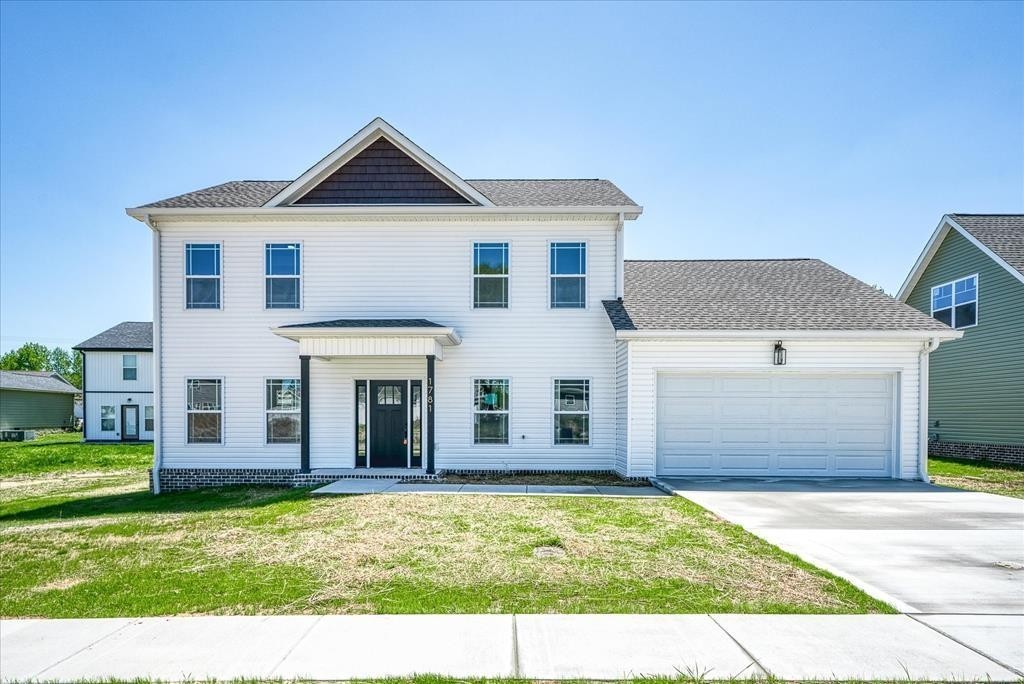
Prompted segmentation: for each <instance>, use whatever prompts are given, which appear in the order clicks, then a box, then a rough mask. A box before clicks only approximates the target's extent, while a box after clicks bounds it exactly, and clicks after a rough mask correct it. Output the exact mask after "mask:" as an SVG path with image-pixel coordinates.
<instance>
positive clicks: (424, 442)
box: [272, 319, 461, 479]
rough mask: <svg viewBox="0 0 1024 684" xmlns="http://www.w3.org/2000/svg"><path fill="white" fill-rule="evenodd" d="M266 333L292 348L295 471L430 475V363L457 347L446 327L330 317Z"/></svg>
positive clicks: (413, 321)
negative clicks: (296, 400) (296, 384)
mask: <svg viewBox="0 0 1024 684" xmlns="http://www.w3.org/2000/svg"><path fill="white" fill-rule="evenodd" d="M272 330H273V332H274V333H275V334H276V335H279V336H280V337H283V338H286V339H290V340H292V341H295V342H297V343H298V347H299V349H298V352H299V364H300V384H301V388H302V391H301V395H300V402H301V406H300V415H301V417H300V426H299V432H300V438H299V446H300V449H299V472H300V473H302V474H309V475H314V476H316V477H318V478H319V477H322V476H324V477H325V476H332V477H337V478H338V479H344V478H352V477H362V478H366V477H370V478H385V477H391V478H395V477H397V478H400V479H408V478H414V477H431V476H432V475H433V474H434V472H435V468H434V443H435V440H434V409H435V406H434V404H435V401H434V387H435V382H434V374H435V364H436V362H438V361H441V360H443V358H444V352H445V349H446V348H447V347H451V346H455V345H458V344H460V343H461V338H460V337H459V335H458V333H457V332H456V331H455V330H454V329H453V328H450V327H446V326H442V325H439V324H437V323H434V322H432V321H428V320H424V319H338V320H331V321H321V322H315V323H303V324H298V325H288V326H281V327H277V328H273V329H272ZM311 361H315V362H319V363H313V364H311ZM315 369H318V372H314V370H315ZM346 393H347V394H346ZM321 402H322V403H323V407H321V406H319V405H318V404H319V403H321ZM321 409H323V410H321ZM346 426H348V428H349V429H346ZM346 432H347V434H346ZM314 465H316V466H318V467H313V466H314Z"/></svg>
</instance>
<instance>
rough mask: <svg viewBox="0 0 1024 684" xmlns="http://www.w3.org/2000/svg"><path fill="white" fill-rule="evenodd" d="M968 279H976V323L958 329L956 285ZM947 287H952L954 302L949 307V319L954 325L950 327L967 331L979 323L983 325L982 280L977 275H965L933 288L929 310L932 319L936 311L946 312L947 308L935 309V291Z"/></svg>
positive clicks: (929, 293) (930, 292)
mask: <svg viewBox="0 0 1024 684" xmlns="http://www.w3.org/2000/svg"><path fill="white" fill-rule="evenodd" d="M968 278H974V323H972V324H971V325H962V326H960V327H959V328H958V327H956V307H957V303H956V284H957V283H958V282H960V281H961V280H967V279H968ZM947 285H949V287H950V290H951V297H952V302H951V303H950V305H949V307H948V308H949V309H950V316H949V319H950V321H951V322H952V323H953V325H951V326H950V327H951V328H953V330H967V329H969V328H973V327H975V326H977V325H978V323H981V278H980V277H979V274H977V273H972V274H970V275H965V276H963V277H961V278H955V279H953V280H950V281H949V282H946V283H939V284H938V285H934V286H932V288H931V289H930V290H929V291H928V308H929V310H930V311H931V315H932V318H935V312H936V311H945V310H946V308H947V307H943V308H941V309H936V308H935V291H936V290H938V289H939V288H940V287H946V286H947Z"/></svg>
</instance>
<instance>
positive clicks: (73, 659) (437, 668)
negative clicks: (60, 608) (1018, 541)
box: [0, 615, 1024, 682]
mask: <svg viewBox="0 0 1024 684" xmlns="http://www.w3.org/2000/svg"><path fill="white" fill-rule="evenodd" d="M931 620H934V621H935V622H937V625H936V626H933V625H932V624H930V620H919V619H914V618H911V617H908V616H906V615H818V616H815V615H518V616H517V615H349V616H343V615H337V616H278V617H180V618H142V619H127V618H126V619H103V620H5V621H0V677H2V680H3V681H4V682H13V681H29V680H32V681H64V682H67V681H76V680H110V679H120V680H132V679H136V678H151V679H160V680H164V681H171V682H175V681H185V680H188V681H199V680H208V679H218V680H222V681H223V680H230V679H235V678H258V679H286V680H287V679H298V678H302V679H314V680H341V679H350V678H379V677H401V676H408V675H412V674H414V673H421V674H422V673H434V674H441V675H448V676H454V677H521V678H526V679H569V678H588V679H617V678H626V677H641V676H650V675H666V676H676V675H679V674H690V675H692V676H694V677H704V678H706V679H730V678H738V679H748V678H752V677H762V678H763V677H764V676H765V675H769V674H770V675H774V676H775V677H778V678H780V679H784V680H790V681H792V680H801V679H815V680H831V679H867V680H871V679H885V680H889V679H893V680H902V681H907V680H928V681H939V680H950V681H958V682H963V681H997V682H1007V681H1017V680H1018V679H1019V675H1020V672H1021V671H1022V670H1024V648H1022V646H1021V644H1022V643H1024V642H1022V641H1021V639H1020V636H1021V634H1022V633H1024V618H1021V617H1019V616H978V617H977V620H976V621H975V622H974V623H973V624H965V623H963V616H957V617H956V618H954V619H953V620H949V619H944V618H943V617H942V616H932V618H931ZM958 621H959V622H958ZM1011 667H1012V668H1016V670H1017V672H1016V673H1015V672H1013V671H1012V670H1011V669H1009V668H1011Z"/></svg>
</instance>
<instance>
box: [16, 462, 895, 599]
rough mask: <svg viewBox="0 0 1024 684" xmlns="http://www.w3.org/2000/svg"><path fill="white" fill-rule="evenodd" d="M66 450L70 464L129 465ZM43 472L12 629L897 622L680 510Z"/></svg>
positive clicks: (24, 536) (842, 588)
mask: <svg viewBox="0 0 1024 684" xmlns="http://www.w3.org/2000/svg"><path fill="white" fill-rule="evenodd" d="M52 448H53V449H54V450H55V451H58V452H60V453H61V454H63V456H61V457H60V459H63V460H60V459H58V460H60V462H61V463H63V464H65V465H68V466H69V467H71V466H73V465H74V464H75V463H76V459H77V458H78V456H77V455H76V454H80V455H81V461H80V462H81V464H82V465H83V468H87V469H89V470H96V469H97V468H98V467H107V466H109V467H117V466H118V465H119V464H120V463H122V462H130V459H126V460H125V461H121V460H120V459H118V458H109V459H108V458H107V457H103V458H101V459H99V462H100V463H101V465H100V466H97V463H98V461H97V457H96V454H94V453H93V451H92V449H93V447H91V446H89V445H80V446H78V447H71V446H69V445H67V444H60V443H55V444H54V445H53V447H52ZM69 449H70V451H68V450H69ZM76 449H77V450H76ZM19 450H24V451H26V452H28V451H32V452H33V453H36V452H39V453H40V454H41V455H40V456H39V458H41V459H42V460H44V461H47V460H50V459H54V458H57V457H56V456H54V455H51V454H48V453H47V450H46V449H45V448H43V447H40V446H38V445H36V446H35V447H33V446H32V444H31V443H27V444H24V445H20V446H15V447H10V446H8V445H5V451H4V452H3V453H4V454H5V455H12V454H13V455H14V458H13V459H12V460H11V463H26V462H27V460H28V459H27V457H25V456H23V455H22V454H21V453H19ZM132 455H136V456H137V455H139V454H132ZM31 465H32V467H28V468H27V470H28V474H25V475H21V476H17V477H8V478H5V479H4V480H3V482H2V487H0V616H2V617H30V616H40V617H107V616H118V615H120V616H143V615H180V614H257V613H260V614H284V613H488V612H503V613H507V612H518V613H532V612H569V613H574V612H575V613H582V612H597V613H613V612H641V613H643V612H652V613H661V612H672V613H689V612H824V613H861V612H891V609H890V608H889V607H888V606H886V605H885V604H882V603H880V602H878V601H876V600H874V599H872V598H870V597H868V596H867V595H865V594H864V593H862V592H861V591H859V590H858V589H856V588H854V587H853V586H851V585H850V584H848V583H847V582H845V581H843V580H841V579H838V578H836V577H834V576H831V575H829V574H828V573H826V572H824V571H822V570H818V569H817V568H814V567H812V566H810V565H808V564H806V563H803V562H802V561H800V560H798V559H796V558H795V557H793V556H790V555H788V554H786V553H783V552H782V551H780V550H779V549H777V548H775V547H773V546H771V545H770V544H768V543H766V542H764V541H762V540H760V539H759V538H757V537H754V536H753V535H750V534H748V533H746V532H745V531H743V530H742V529H740V528H739V527H736V526H734V525H731V524H729V523H726V522H724V521H722V520H720V519H718V518H716V517H715V516H713V515H712V514H710V513H709V512H707V511H706V510H704V509H702V508H700V507H699V506H696V505H695V504H692V503H690V502H688V501H686V500H684V499H682V498H679V497H665V498H662V499H600V498H570V497H532V498H530V497H488V496H463V495H460V496H441V495H434V496H412V495H401V496H399V495H390V496H389V495H374V496H349V497H329V498H319V497H317V498H314V497H310V496H309V494H308V491H307V490H290V489H273V488H256V487H235V488H225V489H212V490H203V491H198V492H188V493H178V494H164V495H161V496H159V497H154V496H152V495H150V494H149V493H148V491H147V489H146V477H147V476H146V472H145V469H144V465H143V466H137V467H136V468H135V469H134V470H128V471H127V472H125V471H114V472H93V473H91V474H86V473H81V472H74V473H72V472H65V473H58V474H56V475H49V476H45V477H43V476H40V475H38V474H36V472H37V469H36V468H35V467H34V463H33V464H31ZM537 547H554V548H555V553H554V555H547V556H538V555H536V554H535V549H536V548H537Z"/></svg>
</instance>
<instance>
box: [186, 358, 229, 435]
mask: <svg viewBox="0 0 1024 684" xmlns="http://www.w3.org/2000/svg"><path fill="white" fill-rule="evenodd" d="M190 380H218V381H220V410H219V411H193V410H190V409H189V407H188V383H189V381H190ZM227 403H228V400H227V383H226V382H224V376H217V375H190V376H188V377H186V378H185V429H184V431H183V437H184V442H185V446H186V447H190V448H200V449H201V448H203V447H222V446H224V445H225V444H226V443H227V434H228V431H227V415H226V414H227V412H226V411H225V410H224V407H225V406H226V405H227ZM190 413H219V414H220V441H219V442H190V441H188V414H190Z"/></svg>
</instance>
